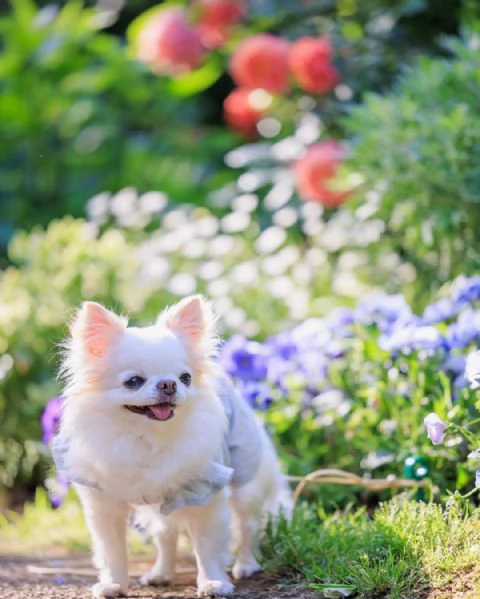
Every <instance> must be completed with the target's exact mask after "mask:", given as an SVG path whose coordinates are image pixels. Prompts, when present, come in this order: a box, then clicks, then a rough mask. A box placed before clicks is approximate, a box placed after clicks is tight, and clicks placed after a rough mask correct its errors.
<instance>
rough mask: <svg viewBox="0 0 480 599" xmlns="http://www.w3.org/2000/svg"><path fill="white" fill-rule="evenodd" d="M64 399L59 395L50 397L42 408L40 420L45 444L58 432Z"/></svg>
mask: <svg viewBox="0 0 480 599" xmlns="http://www.w3.org/2000/svg"><path fill="white" fill-rule="evenodd" d="M64 401H65V398H64V397H62V396H61V395H59V396H56V397H52V398H51V399H50V400H49V401H48V403H47V405H46V406H45V409H44V410H43V413H42V416H41V418H40V422H41V425H42V431H43V442H44V443H45V444H47V445H48V443H50V441H51V440H52V439H53V437H54V436H55V435H56V434H57V432H58V427H59V425H60V417H61V415H62V407H63V402H64Z"/></svg>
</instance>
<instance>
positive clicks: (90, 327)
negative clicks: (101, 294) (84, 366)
mask: <svg viewBox="0 0 480 599" xmlns="http://www.w3.org/2000/svg"><path fill="white" fill-rule="evenodd" d="M126 326H127V322H126V320H124V319H123V318H121V317H120V316H117V315H116V314H114V313H113V312H110V310H107V309H106V308H104V307H103V306H102V305H100V304H97V303H96V302H84V303H83V304H82V306H81V308H80V309H79V311H78V312H77V315H76V317H75V319H74V321H73V322H72V324H71V326H70V333H71V335H72V339H74V340H76V341H79V342H80V343H81V344H82V346H83V348H84V350H85V352H86V353H87V354H88V355H90V356H93V357H96V358H102V357H104V356H105V354H106V353H107V350H108V347H109V346H110V345H111V344H112V343H113V342H114V341H115V340H116V339H117V338H118V337H119V336H120V335H121V334H122V333H123V332H124V331H125V329H126Z"/></svg>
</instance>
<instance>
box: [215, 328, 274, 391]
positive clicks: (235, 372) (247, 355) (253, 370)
mask: <svg viewBox="0 0 480 599" xmlns="http://www.w3.org/2000/svg"><path fill="white" fill-rule="evenodd" d="M267 357H268V351H267V349H266V347H265V346H264V345H263V344H261V343H258V342H256V341H248V340H247V339H245V338H244V337H241V336H240V335H236V336H235V337H232V339H230V341H229V342H228V343H226V344H225V345H224V346H223V347H222V350H221V353H220V356H219V360H220V363H221V365H222V366H223V367H224V369H225V371H226V372H227V373H228V374H229V375H230V376H233V377H236V378H238V379H241V380H243V381H251V380H257V381H258V380H262V379H265V377H266V376H267Z"/></svg>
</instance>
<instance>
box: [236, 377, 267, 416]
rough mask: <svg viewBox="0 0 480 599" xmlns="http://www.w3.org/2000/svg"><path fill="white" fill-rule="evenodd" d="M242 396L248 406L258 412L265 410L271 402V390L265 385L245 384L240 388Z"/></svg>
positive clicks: (256, 383) (257, 383)
mask: <svg viewBox="0 0 480 599" xmlns="http://www.w3.org/2000/svg"><path fill="white" fill-rule="evenodd" d="M241 391H242V395H243V396H244V397H245V399H246V400H247V401H248V403H249V404H250V406H251V407H252V408H255V409H259V410H266V409H267V408H268V407H269V406H270V404H271V403H272V401H273V397H272V389H271V388H270V387H269V386H268V385H266V384H265V383H259V382H253V381H251V382H246V383H244V384H243V385H242V386H241Z"/></svg>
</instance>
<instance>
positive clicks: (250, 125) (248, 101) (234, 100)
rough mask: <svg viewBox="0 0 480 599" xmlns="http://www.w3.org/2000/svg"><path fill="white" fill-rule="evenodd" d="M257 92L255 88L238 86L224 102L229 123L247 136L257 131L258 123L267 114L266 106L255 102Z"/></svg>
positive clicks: (226, 119)
mask: <svg viewBox="0 0 480 599" xmlns="http://www.w3.org/2000/svg"><path fill="white" fill-rule="evenodd" d="M257 91H258V90H257ZM255 93H256V92H255V90H251V89H246V88H243V87H238V88H237V89H234V90H233V91H232V92H230V94H229V95H228V96H227V97H226V98H225V101H224V103H223V109H224V117H225V122H226V123H227V125H228V126H229V127H231V128H232V129H234V130H235V131H238V132H239V133H241V134H243V135H244V136H246V137H252V136H254V135H255V134H256V133H257V123H258V121H259V120H260V118H261V117H262V116H263V115H264V114H265V107H264V106H263V105H262V106H259V103H258V102H255Z"/></svg>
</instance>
